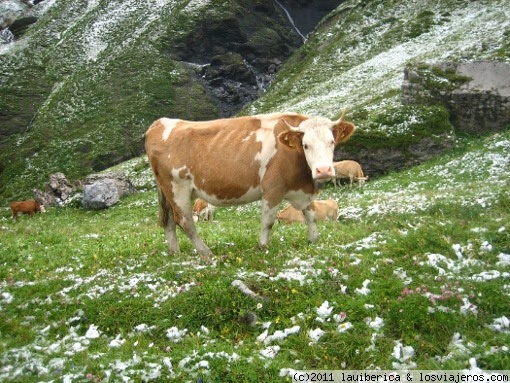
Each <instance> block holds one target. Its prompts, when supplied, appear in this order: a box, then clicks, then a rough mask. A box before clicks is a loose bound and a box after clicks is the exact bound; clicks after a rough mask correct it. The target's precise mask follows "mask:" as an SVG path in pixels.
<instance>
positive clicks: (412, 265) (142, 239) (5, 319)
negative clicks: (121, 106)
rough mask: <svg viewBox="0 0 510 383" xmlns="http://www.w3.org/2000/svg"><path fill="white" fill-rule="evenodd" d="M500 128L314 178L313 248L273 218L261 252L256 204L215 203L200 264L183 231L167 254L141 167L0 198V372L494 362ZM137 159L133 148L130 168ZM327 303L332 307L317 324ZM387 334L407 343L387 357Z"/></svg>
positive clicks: (503, 223)
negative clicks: (106, 196) (110, 178)
mask: <svg viewBox="0 0 510 383" xmlns="http://www.w3.org/2000/svg"><path fill="white" fill-rule="evenodd" d="M509 142H510V135H509V134H508V132H507V133H505V134H500V135H494V136H488V137H484V138H481V139H471V140H463V141H461V142H459V144H458V147H457V148H456V149H455V150H454V151H453V152H452V153H451V154H448V155H445V156H443V157H441V158H439V159H436V160H434V161H431V162H429V163H427V164H425V165H422V166H420V167H417V168H414V169H411V170H409V171H406V172H401V173H395V174H391V175H389V176H387V177H384V178H381V179H379V180H376V181H370V182H368V183H367V184H366V186H365V188H363V189H361V188H357V187H356V188H353V189H352V190H351V189H349V188H348V187H343V188H337V189H334V188H333V187H332V186H327V187H326V188H325V189H324V190H323V191H322V194H321V197H320V198H321V199H322V198H326V197H332V198H335V199H336V200H337V201H338V202H339V205H340V210H341V211H340V218H339V221H338V222H335V223H321V224H320V231H321V239H320V241H319V242H318V243H316V244H308V243H307V236H306V228H305V227H304V225H284V224H278V225H275V227H274V228H273V232H272V238H271V242H270V247H269V248H268V249H267V250H259V249H258V248H257V246H256V244H257V241H258V235H259V207H258V204H250V205H245V206H241V207H237V208H218V209H217V210H216V216H215V221H214V222H212V223H204V222H200V223H199V225H198V227H199V231H200V233H201V235H202V237H203V238H204V240H205V242H206V243H207V244H208V245H209V246H210V247H211V249H212V250H213V252H214V254H215V255H214V256H213V257H211V259H209V260H206V259H203V258H201V257H199V256H197V255H196V254H194V252H193V250H192V247H191V244H190V242H189V241H188V240H187V239H186V238H184V236H183V234H182V233H181V232H179V238H180V243H181V250H182V253H181V254H179V255H176V256H170V255H168V253H167V249H166V243H165V240H164V235H163V231H162V229H161V228H160V227H158V226H157V223H156V210H157V208H156V196H155V192H154V190H152V189H150V188H148V189H147V186H148V184H147V182H146V181H145V180H143V181H142V182H140V181H139V180H136V181H137V182H135V183H137V184H142V185H144V190H145V191H141V192H139V193H138V194H136V195H134V196H131V197H128V198H125V199H123V200H122V201H121V202H120V203H119V204H118V205H116V206H114V207H112V208H110V209H109V210H104V211H99V212H94V211H85V210H83V209H80V208H70V207H67V208H62V207H61V208H52V209H49V211H48V212H47V213H45V214H39V215H36V216H34V217H33V218H29V217H26V216H23V217H21V218H20V219H19V221H18V222H11V221H10V218H9V217H8V212H7V211H4V212H3V213H2V217H1V218H0V231H1V236H0V247H1V249H2V250H1V255H0V259H1V262H2V267H1V268H0V308H1V309H0V339H1V340H0V353H1V355H2V364H3V365H4V369H3V370H2V372H0V377H1V379H2V381H5V382H28V383H30V382H40V381H52V380H55V381H60V380H62V379H64V377H67V378H69V379H74V381H90V380H94V379H101V380H107V379H108V377H109V379H110V381H121V380H122V379H123V378H130V379H131V380H132V381H155V382H162V381H169V380H170V379H172V381H177V382H185V381H200V379H202V381H211V382H213V381H222V382H234V381H245V382H258V381H261V380H264V381H268V382H281V381H289V380H290V378H289V377H286V378H282V377H281V376H280V374H281V373H284V372H285V371H286V370H285V369H288V368H295V369H306V368H314V369H365V368H377V367H378V368H381V369H393V368H397V367H398V366H401V367H406V368H418V369H437V368H443V369H462V368H468V367H469V360H470V359H471V358H474V359H475V360H476V363H477V365H478V367H480V368H482V369H487V370H489V369H504V368H507V366H508V362H509V359H510V358H509V356H508V351H505V350H507V349H506V348H505V347H506V345H508V343H509V341H510V335H509V332H510V329H508V328H506V329H504V328H503V329H502V331H496V330H495V329H494V328H493V327H491V326H493V325H494V324H495V320H496V319H497V318H501V317H503V316H506V317H508V316H509V311H508V310H509V309H508V308H509V307H510V288H509V287H508V278H509V274H508V267H509V266H508V265H505V264H504V263H501V261H502V258H501V254H508V253H509V252H510V245H509V244H510V236H509V232H508V229H509V228H508V226H507V225H508V222H510V197H509V190H510V188H509V184H508V179H509V178H508V154H507V153H508V152H507V149H508V146H509V145H510V144H509ZM468 159H471V160H472V161H474V162H476V163H477V164H478V165H479V166H477V167H475V166H471V165H470V164H471V162H469V161H467V160H468ZM505 159H506V160H505ZM505 161H506V162H505ZM459 163H461V164H463V165H462V166H459V165H458V164H459ZM505 163H506V166H505ZM145 165H146V162H144V161H143V160H142V161H132V162H130V166H131V168H132V169H134V170H133V173H132V174H137V172H138V174H141V173H144V174H145V173H146V170H145V169H143V168H144V166H145ZM466 174H467V176H466ZM488 245H490V246H488ZM236 279H240V280H242V281H243V282H244V283H245V284H246V285H247V286H248V287H249V288H251V289H252V290H253V291H256V292H257V293H258V294H260V295H261V296H263V297H264V300H263V301H256V300H254V299H251V298H249V297H247V296H245V295H244V294H242V293H241V292H240V290H238V289H236V288H234V287H232V286H231V283H232V281H233V280H236ZM325 301H328V303H327V304H326V306H329V307H330V308H332V311H331V314H330V315H329V316H327V317H325V318H324V319H322V320H318V319H317V318H318V317H319V315H318V313H317V309H318V308H319V307H321V306H322V305H324V304H325ZM340 313H345V319H344V320H343V321H342V322H341V323H340V322H339V323H337V321H336V320H335V318H338V317H337V316H336V315H339V314H340ZM253 315H255V316H256V323H255V324H254V325H250V324H249V323H247V320H246V318H247V317H250V316H251V317H253ZM380 321H382V325H380V326H377V325H376V324H377V323H379V322H380ZM294 326H299V329H298V330H296V331H294V332H293V333H291V334H287V336H283V337H282V339H279V340H278V339H274V340H271V336H273V335H278V334H283V332H284V331H285V330H287V331H289V329H292V328H294V329H295V327H294ZM94 329H97V330H98V332H99V337H97V338H94V337H87V334H88V336H90V334H91V332H90V330H94ZM317 329H320V330H322V331H323V332H324V334H323V335H322V336H321V337H320V338H319V339H318V340H317V341H313V340H312V339H311V338H310V335H309V332H310V331H313V330H317ZM265 330H267V337H264V336H263V332H264V331H265ZM278 331H280V332H281V333H279V332H278ZM92 333H93V332H92ZM172 334H174V335H172ZM175 334H178V335H175ZM179 334H180V335H179ZM114 340H121V343H122V344H120V345H119V347H113V345H112V343H111V342H112V341H114ZM271 347H273V349H270V348H271ZM399 347H412V350H413V355H412V357H411V358H410V359H408V360H398V359H396V358H395V356H394V349H395V348H399ZM271 351H273V352H274V353H275V354H276V355H275V356H274V357H268V356H267V355H269V354H270V352H271ZM264 355H266V356H264Z"/></svg>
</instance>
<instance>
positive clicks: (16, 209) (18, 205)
mask: <svg viewBox="0 0 510 383" xmlns="http://www.w3.org/2000/svg"><path fill="white" fill-rule="evenodd" d="M10 206H11V211H12V219H13V220H15V221H16V220H17V219H18V214H19V213H22V214H28V215H29V216H30V217H31V216H32V215H33V214H35V213H37V212H44V206H42V205H39V202H37V201H36V200H33V199H31V200H28V201H16V202H11V205H10Z"/></svg>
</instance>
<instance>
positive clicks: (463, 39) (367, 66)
mask: <svg viewBox="0 0 510 383" xmlns="http://www.w3.org/2000/svg"><path fill="white" fill-rule="evenodd" d="M432 3H433V2H423V3H421V2H417V3H416V7H415V8H412V6H410V5H409V4H408V2H406V3H405V5H404V6H402V7H400V5H399V4H394V5H392V6H391V7H389V8H388V9H385V10H383V12H390V13H391V14H387V18H388V19H391V18H395V19H398V20H399V22H400V23H402V24H403V25H405V19H406V18H407V17H409V12H416V13H418V12H420V11H423V10H427V11H432V12H434V13H436V18H437V17H439V18H440V17H441V13H442V12H444V10H443V11H442V10H441V9H440V8H438V5H437V3H434V4H432ZM403 4H404V3H403ZM346 6H347V5H346ZM341 7H342V6H341ZM341 7H340V8H341ZM379 11H381V10H380V9H377V10H375V12H379ZM446 18H447V19H448V21H447V22H439V21H437V22H436V23H435V24H434V25H433V26H432V27H431V29H430V30H429V31H427V32H425V33H423V34H421V35H420V36H418V37H415V38H413V39H408V40H406V41H402V42H401V43H399V44H396V45H393V46H390V47H388V48H387V49H384V50H382V51H381V52H379V53H375V54H373V55H371V52H372V51H373V50H374V49H377V45H375V46H374V45H373V44H374V42H377V44H379V45H381V43H380V39H383V38H384V34H385V33H386V32H387V31H388V29H389V28H390V27H389V26H385V25H382V26H377V23H381V20H382V19H384V17H383V16H382V15H381V14H379V13H378V17H371V16H369V17H365V18H364V19H363V20H362V21H361V23H360V24H357V26H356V29H351V30H348V31H343V32H344V33H345V35H346V36H348V38H349V39H350V40H352V41H354V42H356V43H355V44H353V45H352V46H350V47H349V48H347V49H338V50H333V51H332V53H331V54H329V55H328V54H324V53H321V56H320V57H317V58H316V59H315V60H314V61H313V63H312V64H310V65H309V67H308V68H307V69H306V72H305V73H302V75H301V76H300V78H299V79H297V80H296V83H295V84H294V85H293V87H292V91H291V92H289V95H288V96H287V95H284V94H281V97H283V98H284V99H283V100H282V101H283V102H281V103H279V104H278V105H277V108H278V109H279V110H289V111H295V112H301V113H305V114H310V115H326V116H331V117H333V115H337V114H338V113H339V110H340V109H343V108H347V109H353V108H354V107H356V106H358V105H363V104H366V103H368V102H369V101H370V100H372V98H373V97H374V95H381V94H386V93H387V92H388V91H390V90H399V89H400V86H401V83H402V80H403V70H404V67H405V65H406V63H408V62H410V61H414V62H425V63H437V62H441V61H448V60H458V59H459V58H460V57H463V56H465V52H470V57H469V58H470V59H484V58H487V57H490V54H492V53H494V51H495V50H497V49H498V47H500V46H502V44H503V43H504V41H505V39H506V38H507V37H506V36H505V31H506V29H507V28H506V26H508V25H509V24H510V7H508V2H507V1H497V2H491V4H490V6H487V5H486V4H485V3H484V4H482V3H481V2H470V3H468V4H466V6H465V7H459V8H457V9H455V10H453V11H452V12H451V14H450V15H448V16H447V17H446ZM374 23H375V25H374ZM336 28H338V29H339V31H340V29H341V28H343V24H342V25H339V26H338V27H335V26H333V27H332V32H331V34H330V36H334V35H336V33H339V31H336ZM367 31H368V32H367ZM320 38H321V39H323V40H324V42H323V44H328V41H327V40H328V35H327V34H323V35H321V37H320ZM482 46H485V47H490V48H491V49H488V50H485V53H484V54H479V53H478V52H481V51H482V48H481V47H482ZM345 67H347V68H345ZM319 73H320V74H321V76H324V78H327V80H326V81H317V74H319ZM282 83H283V85H284V83H285V80H283V81H282ZM280 86H282V84H275V88H276V89H278V88H279V87H280ZM387 102H398V100H395V99H393V101H392V99H385V100H383V101H382V102H381V103H375V104H372V105H371V107H372V108H380V109H383V108H386V107H387V106H388V105H387ZM257 105H258V104H257V103H254V104H253V106H252V107H251V109H250V113H251V114H256V112H257V110H256V108H257ZM369 107H370V105H369Z"/></svg>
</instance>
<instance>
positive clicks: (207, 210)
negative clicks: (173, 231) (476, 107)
mask: <svg viewBox="0 0 510 383" xmlns="http://www.w3.org/2000/svg"><path fill="white" fill-rule="evenodd" d="M214 210H216V207H215V206H214V205H211V204H210V203H208V202H207V201H204V200H203V199H202V198H197V200H196V201H195V204H194V205H193V221H194V222H198V220H199V219H200V218H202V219H203V220H204V221H209V222H212V220H213V215H214Z"/></svg>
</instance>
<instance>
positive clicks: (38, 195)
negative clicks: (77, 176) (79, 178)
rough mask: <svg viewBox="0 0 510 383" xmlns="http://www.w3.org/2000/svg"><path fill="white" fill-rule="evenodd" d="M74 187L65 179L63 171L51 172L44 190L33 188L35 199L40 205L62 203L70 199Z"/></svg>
mask: <svg viewBox="0 0 510 383" xmlns="http://www.w3.org/2000/svg"><path fill="white" fill-rule="evenodd" d="M74 193H75V187H74V186H73V185H72V184H71V183H70V182H69V181H68V180H67V178H66V176H65V174H64V173H60V172H58V173H53V174H50V176H49V182H48V184H47V185H46V187H45V189H44V190H38V189H36V190H34V194H35V199H36V200H37V202H39V203H40V204H41V205H44V206H52V205H54V204H58V205H64V204H66V203H67V202H69V201H70V200H71V197H72V195H73V194H74Z"/></svg>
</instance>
